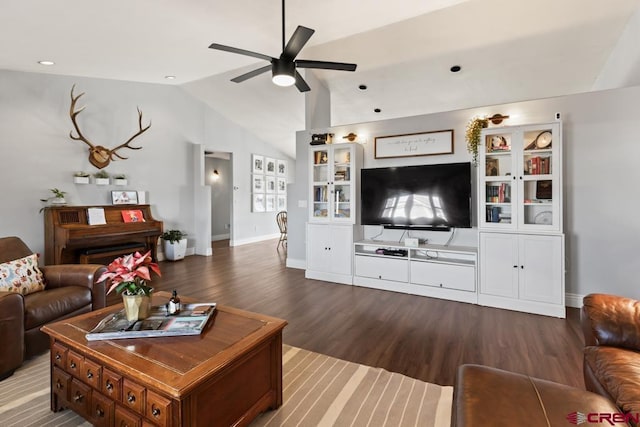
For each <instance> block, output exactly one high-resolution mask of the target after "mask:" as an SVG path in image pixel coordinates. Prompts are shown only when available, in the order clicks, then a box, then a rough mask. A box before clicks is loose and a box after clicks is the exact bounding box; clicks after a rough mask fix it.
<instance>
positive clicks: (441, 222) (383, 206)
mask: <svg viewBox="0 0 640 427" xmlns="http://www.w3.org/2000/svg"><path fill="white" fill-rule="evenodd" d="M360 178H361V181H360V201H361V209H360V219H361V223H362V224H363V225H382V226H385V227H386V228H405V229H420V230H449V229H450V228H453V227H456V228H470V227H471V164H470V163H446V164H436V165H419V166H401V167H391V168H375V169H362V170H361V174H360Z"/></svg>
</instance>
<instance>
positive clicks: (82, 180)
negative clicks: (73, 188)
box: [73, 172, 89, 184]
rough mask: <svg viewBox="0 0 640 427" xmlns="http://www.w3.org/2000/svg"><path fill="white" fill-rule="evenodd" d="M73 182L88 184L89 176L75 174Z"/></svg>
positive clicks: (82, 173) (85, 173) (86, 174)
mask: <svg viewBox="0 0 640 427" xmlns="http://www.w3.org/2000/svg"><path fill="white" fill-rule="evenodd" d="M73 182H74V183H75V184H88V183H89V174H88V173H87V172H76V173H74V174H73Z"/></svg>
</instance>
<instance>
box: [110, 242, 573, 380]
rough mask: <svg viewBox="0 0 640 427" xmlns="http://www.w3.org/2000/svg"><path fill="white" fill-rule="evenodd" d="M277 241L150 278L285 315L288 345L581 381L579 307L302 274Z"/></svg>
mask: <svg viewBox="0 0 640 427" xmlns="http://www.w3.org/2000/svg"><path fill="white" fill-rule="evenodd" d="M276 244H277V240H272V241H267V242H261V243H256V244H250V245H243V246H237V247H233V248H230V247H228V246H225V245H224V242H223V243H222V244H220V243H216V244H215V245H214V255H213V256H211V257H202V256H189V257H186V258H185V259H184V260H181V261H176V262H161V263H160V268H161V270H162V277H161V278H157V277H154V279H153V281H152V284H153V287H154V288H155V289H156V290H166V291H171V290H172V289H174V288H175V289H177V290H178V293H179V294H180V295H185V296H191V297H195V298H197V299H201V300H206V301H216V302H218V303H219V304H223V305H230V306H234V307H238V308H241V309H244V310H249V311H254V312H259V313H264V314H267V315H270V316H275V317H279V318H282V319H286V320H287V321H288V322H289V324H288V326H287V327H286V328H285V330H284V334H283V341H284V343H285V344H289V345H293V346H296V347H301V348H305V349H307V350H312V351H315V352H319V353H323V354H327V355H330V356H334V357H337V358H340V359H345V360H350V361H352V362H357V363H362V364H365V365H370V366H377V367H382V368H385V369H387V370H389V371H393V372H399V373H402V374H405V375H408V376H410V377H414V378H418V379H421V380H424V381H428V382H432V383H436V384H442V385H453V383H454V379H455V373H456V369H457V367H458V366H459V365H461V364H463V363H477V364H483V365H489V366H494V367H497V368H501V369H507V370H511V371H515V372H520V373H524V374H528V375H531V376H535V377H539V378H544V379H548V380H552V381H557V382H560V383H564V384H568V385H572V386H578V387H584V382H583V379H582V346H583V339H582V333H581V330H580V324H579V310H578V309H568V312H567V319H556V318H552V317H545V316H538V315H534V314H526V313H518V312H515V311H508V310H499V309H494V308H489V307H480V306H477V305H472V304H464V303H457V302H452V301H445V300H439V299H434V298H425V297H420V296H414V295H407V294H402V293H395V292H387V291H380V290H375V289H368V288H362V287H357V286H346V285H338V284H333V283H327V282H321V281H317V280H307V279H305V278H304V271H303V270H297V269H291V268H286V267H285V252H284V251H283V250H280V252H278V251H276ZM119 301H120V298H119V296H117V295H110V296H109V302H110V303H115V302H119Z"/></svg>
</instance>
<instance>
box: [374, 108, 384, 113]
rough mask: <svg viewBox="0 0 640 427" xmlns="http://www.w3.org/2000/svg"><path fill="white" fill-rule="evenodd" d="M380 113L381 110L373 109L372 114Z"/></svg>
mask: <svg viewBox="0 0 640 427" xmlns="http://www.w3.org/2000/svg"><path fill="white" fill-rule="evenodd" d="M381 111H382V110H381V109H379V108H375V109H374V110H373V112H374V113H379V112H381Z"/></svg>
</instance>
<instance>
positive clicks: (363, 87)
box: [358, 85, 367, 90]
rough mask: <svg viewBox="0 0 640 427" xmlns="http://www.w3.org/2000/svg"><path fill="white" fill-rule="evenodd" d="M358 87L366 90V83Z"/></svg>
mask: <svg viewBox="0 0 640 427" xmlns="http://www.w3.org/2000/svg"><path fill="white" fill-rule="evenodd" d="M358 89H360V90H367V85H360V86H358Z"/></svg>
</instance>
